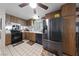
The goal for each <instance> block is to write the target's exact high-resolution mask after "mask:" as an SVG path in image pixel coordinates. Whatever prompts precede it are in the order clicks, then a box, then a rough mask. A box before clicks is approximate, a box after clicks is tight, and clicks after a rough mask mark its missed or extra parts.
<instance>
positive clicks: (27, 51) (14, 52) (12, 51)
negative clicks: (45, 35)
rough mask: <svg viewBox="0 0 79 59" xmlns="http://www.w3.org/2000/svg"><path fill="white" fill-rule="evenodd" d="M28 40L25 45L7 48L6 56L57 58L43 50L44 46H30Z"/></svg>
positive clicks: (35, 44)
mask: <svg viewBox="0 0 79 59" xmlns="http://www.w3.org/2000/svg"><path fill="white" fill-rule="evenodd" d="M27 42H28V40H27V41H26V40H24V43H21V44H19V45H16V46H13V45H8V46H6V49H5V50H6V54H5V55H6V56H55V55H54V54H52V53H50V52H48V51H46V50H44V49H43V46H42V45H40V44H37V43H34V44H33V45H29V44H28V43H27Z"/></svg>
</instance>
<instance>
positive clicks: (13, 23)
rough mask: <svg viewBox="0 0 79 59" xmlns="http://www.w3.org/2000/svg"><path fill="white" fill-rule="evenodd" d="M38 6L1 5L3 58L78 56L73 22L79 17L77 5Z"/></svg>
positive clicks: (25, 4)
mask: <svg viewBox="0 0 79 59" xmlns="http://www.w3.org/2000/svg"><path fill="white" fill-rule="evenodd" d="M32 6H33V5H32ZM37 6H38V7H34V6H33V8H32V7H31V6H30V5H29V4H28V3H24V4H20V3H17V4H0V8H1V9H4V10H5V11H6V13H5V55H6V56H74V55H78V52H77V51H79V50H78V46H79V45H78V44H79V43H78V39H79V38H78V33H77V34H76V32H78V28H76V22H79V19H77V20H76V18H78V17H79V13H78V12H79V7H78V6H79V4H75V3H44V4H42V5H41V3H37ZM40 6H41V8H40ZM76 13H77V14H76ZM76 16H77V17H76ZM77 26H78V24H77ZM76 36H77V37H76Z"/></svg>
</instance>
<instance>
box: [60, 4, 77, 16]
mask: <svg viewBox="0 0 79 59" xmlns="http://www.w3.org/2000/svg"><path fill="white" fill-rule="evenodd" d="M61 8H62V9H61V11H62V13H61V15H62V16H69V15H75V14H76V13H75V11H76V5H75V3H68V4H65V5H63V6H62V7H61Z"/></svg>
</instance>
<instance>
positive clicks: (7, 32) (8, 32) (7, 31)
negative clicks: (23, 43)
mask: <svg viewBox="0 0 79 59" xmlns="http://www.w3.org/2000/svg"><path fill="white" fill-rule="evenodd" d="M22 32H32V33H38V34H43V33H42V32H38V31H22ZM6 34H11V32H10V31H9V30H6Z"/></svg>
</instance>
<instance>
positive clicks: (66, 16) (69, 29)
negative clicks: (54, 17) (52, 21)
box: [61, 3, 76, 56]
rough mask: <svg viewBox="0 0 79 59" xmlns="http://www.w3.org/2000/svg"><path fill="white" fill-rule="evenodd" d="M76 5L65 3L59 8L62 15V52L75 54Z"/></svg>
mask: <svg viewBox="0 0 79 59" xmlns="http://www.w3.org/2000/svg"><path fill="white" fill-rule="evenodd" d="M75 13H76V6H75V4H74V3H71V4H65V5H63V6H62V8H61V15H62V17H63V21H64V23H63V52H64V53H65V54H67V55H73V56H74V55H76V39H75V34H76V30H75V28H76V24H75V20H76V15H75Z"/></svg>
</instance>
